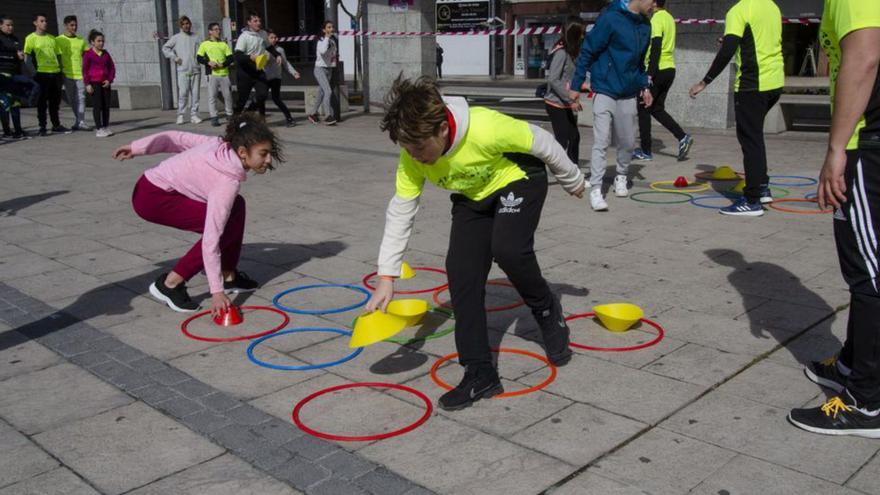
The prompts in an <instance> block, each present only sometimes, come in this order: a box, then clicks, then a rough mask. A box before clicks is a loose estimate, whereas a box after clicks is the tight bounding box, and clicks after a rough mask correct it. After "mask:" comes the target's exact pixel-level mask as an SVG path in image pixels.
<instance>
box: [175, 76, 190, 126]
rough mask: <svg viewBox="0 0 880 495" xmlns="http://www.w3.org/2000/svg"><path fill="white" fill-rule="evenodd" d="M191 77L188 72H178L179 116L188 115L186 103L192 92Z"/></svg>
mask: <svg viewBox="0 0 880 495" xmlns="http://www.w3.org/2000/svg"><path fill="white" fill-rule="evenodd" d="M191 77H192V76H190V75H189V74H187V73H186V72H180V71H178V72H177V116H178V117H183V116H184V115H185V114H186V102H187V98H188V97H189V91H190V87H191V86H190V78H191Z"/></svg>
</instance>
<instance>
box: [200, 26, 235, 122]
mask: <svg viewBox="0 0 880 495" xmlns="http://www.w3.org/2000/svg"><path fill="white" fill-rule="evenodd" d="M208 37H209V39H207V40H206V41H203V42H202V44H200V45H199V49H198V51H197V52H196V60H198V61H199V63H200V64H202V65H204V66H205V74H207V75H208V111H209V112H210V113H211V125H212V126H214V127H219V126H220V117H219V116H218V114H217V93H218V92H219V93H222V94H223V104H224V106H225V108H226V118H227V119H228V118H229V117H232V83H231V82H229V66H230V65H232V49H231V48H229V44H228V43H226V42H225V41H223V40H221V39H220V24H217V23H216V22H212V23H211V24H208Z"/></svg>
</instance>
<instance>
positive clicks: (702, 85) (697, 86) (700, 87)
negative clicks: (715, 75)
mask: <svg viewBox="0 0 880 495" xmlns="http://www.w3.org/2000/svg"><path fill="white" fill-rule="evenodd" d="M704 89H706V83H704V82H703V81H700V82H698V83H697V84H694V85H693V87H691V90H690V91H689V92H688V93H689V94H690V95H691V98H696V97H697V95H698V94H700V93H702V92H703V90H704Z"/></svg>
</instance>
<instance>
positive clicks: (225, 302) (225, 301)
mask: <svg viewBox="0 0 880 495" xmlns="http://www.w3.org/2000/svg"><path fill="white" fill-rule="evenodd" d="M230 306H232V301H230V300H229V298H228V297H226V293H224V292H217V293H216V294H211V316H213V317H217V316H220V313H221V312H224V311H228V310H229V307H230Z"/></svg>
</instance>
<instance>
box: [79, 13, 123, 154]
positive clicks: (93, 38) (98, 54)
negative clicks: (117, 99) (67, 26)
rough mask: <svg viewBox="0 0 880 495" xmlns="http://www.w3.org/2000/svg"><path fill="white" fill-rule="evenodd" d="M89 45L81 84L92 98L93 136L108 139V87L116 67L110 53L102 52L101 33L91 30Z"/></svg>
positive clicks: (110, 134)
mask: <svg viewBox="0 0 880 495" xmlns="http://www.w3.org/2000/svg"><path fill="white" fill-rule="evenodd" d="M89 44H90V45H91V46H92V48H91V49H90V50H89V51H87V52H86V53H85V54H84V55H83V69H82V72H83V82H85V84H86V92H87V93H88V94H89V95H91V97H92V115H93V116H94V119H95V136H96V137H99V138H102V137H109V136H112V135H113V131H111V130H110V85H111V84H113V79H115V78H116V65H115V64H114V63H113V58H112V57H110V53H109V52H108V51H107V50H104V34H103V33H101V32H100V31H98V30H95V29H92V31H91V32H90V33H89Z"/></svg>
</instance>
